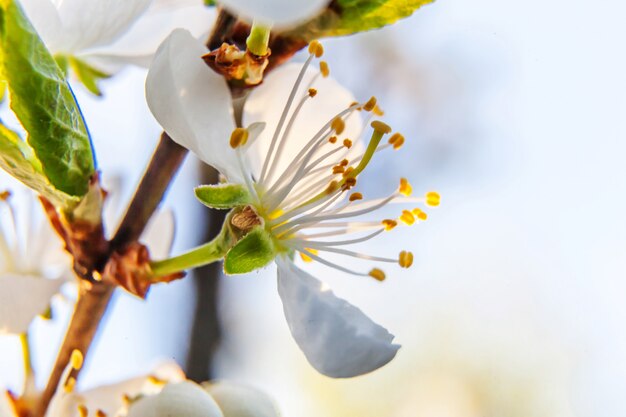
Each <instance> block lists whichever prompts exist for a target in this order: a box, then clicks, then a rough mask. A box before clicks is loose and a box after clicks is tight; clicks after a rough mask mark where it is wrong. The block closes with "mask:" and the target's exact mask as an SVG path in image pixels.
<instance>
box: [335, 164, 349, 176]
mask: <svg viewBox="0 0 626 417" xmlns="http://www.w3.org/2000/svg"><path fill="white" fill-rule="evenodd" d="M345 170H346V169H345V168H344V167H343V166H341V165H335V166H334V167H333V174H343V173H344V171H345Z"/></svg>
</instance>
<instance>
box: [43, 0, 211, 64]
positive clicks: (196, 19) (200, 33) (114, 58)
mask: <svg viewBox="0 0 626 417" xmlns="http://www.w3.org/2000/svg"><path fill="white" fill-rule="evenodd" d="M31 1H32V0H31ZM38 1H41V0H38ZM214 19H215V8H214V7H206V6H205V5H204V4H203V2H202V0H155V1H153V2H152V5H151V6H150V7H149V8H148V10H146V12H145V13H144V14H143V15H142V16H141V18H139V19H138V20H137V21H136V22H135V24H133V25H132V27H131V28H130V30H129V31H128V32H126V33H124V34H123V35H122V36H121V37H120V38H119V39H118V40H116V41H115V42H113V43H112V44H110V45H105V46H102V47H99V48H95V49H90V50H88V51H84V52H82V53H80V54H79V56H80V57H81V58H83V59H84V60H85V61H87V62H89V64H91V65H93V66H94V67H96V68H99V69H101V70H103V71H105V72H108V73H114V72H117V71H118V70H119V69H120V68H121V67H122V66H123V65H125V64H132V65H138V66H143V67H146V68H148V67H149V66H150V63H151V62H152V58H153V56H154V53H155V52H156V50H157V48H158V47H159V45H160V44H161V43H162V42H163V40H165V38H167V36H168V35H169V34H170V33H171V32H172V31H173V30H174V29H177V28H181V29H187V30H189V31H190V32H191V34H192V36H193V37H195V38H198V39H206V37H207V36H206V34H207V32H208V29H209V26H210V24H211V22H213V21H214Z"/></svg>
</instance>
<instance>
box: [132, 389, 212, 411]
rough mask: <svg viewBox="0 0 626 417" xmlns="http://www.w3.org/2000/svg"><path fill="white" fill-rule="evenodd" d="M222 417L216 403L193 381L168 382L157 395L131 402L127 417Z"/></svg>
mask: <svg viewBox="0 0 626 417" xmlns="http://www.w3.org/2000/svg"><path fill="white" fill-rule="evenodd" d="M170 416H181V417H183V416H184V417H224V415H223V414H222V412H221V411H220V408H219V406H218V405H217V403H216V402H215V401H214V400H213V398H211V396H210V395H209V394H208V393H207V392H206V391H204V390H203V389H202V388H201V387H200V386H199V385H197V384H194V383H193V382H182V383H179V384H168V385H167V386H166V387H165V388H163V391H161V392H160V393H159V394H157V395H153V396H148V397H144V398H142V399H140V400H138V401H137V402H136V403H133V404H131V406H130V409H129V412H128V417H170Z"/></svg>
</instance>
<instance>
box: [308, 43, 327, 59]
mask: <svg viewBox="0 0 626 417" xmlns="http://www.w3.org/2000/svg"><path fill="white" fill-rule="evenodd" d="M309 53H310V54H313V55H315V57H316V58H319V57H321V56H322V55H324V47H323V46H322V44H321V43H319V42H318V41H313V42H311V43H310V44H309Z"/></svg>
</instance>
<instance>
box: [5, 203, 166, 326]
mask: <svg viewBox="0 0 626 417" xmlns="http://www.w3.org/2000/svg"><path fill="white" fill-rule="evenodd" d="M20 197H22V194H20ZM23 197H24V198H20V201H16V203H22V204H20V205H17V204H13V202H12V201H11V198H12V197H11V195H10V193H9V192H3V193H0V288H1V291H0V334H2V333H13V334H20V333H25V332H26V331H27V330H28V327H29V325H30V323H31V322H32V321H33V319H34V318H35V317H37V316H38V315H40V314H44V313H45V312H46V311H47V310H48V308H49V306H50V299H51V298H52V297H53V296H54V295H56V294H58V293H59V290H60V288H61V286H62V285H63V284H65V283H67V282H75V280H74V275H73V272H72V260H71V257H70V256H69V254H67V252H65V250H64V248H63V243H62V240H61V238H60V237H59V236H57V235H56V234H55V232H54V230H53V229H52V227H51V226H50V224H49V223H48V222H47V220H46V219H43V218H42V216H39V217H38V216H36V213H35V209H36V204H35V201H34V200H33V197H32V194H30V192H29V191H25V192H24V194H23ZM109 207H110V208H111V209H113V210H111V209H107V210H105V223H107V224H109V225H111V224H113V222H112V221H111V220H112V219H111V217H112V216H111V214H114V212H115V208H114V207H111V206H109ZM173 237H174V218H173V215H172V213H171V212H169V211H160V212H158V213H157V214H156V215H155V216H154V218H153V219H152V220H151V221H150V223H149V224H148V227H147V228H146V231H145V232H144V234H143V235H142V240H143V241H144V242H145V243H146V246H148V247H149V249H150V251H151V253H152V254H154V256H157V257H165V256H167V255H168V254H169V250H170V248H171V243H172V240H173Z"/></svg>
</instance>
